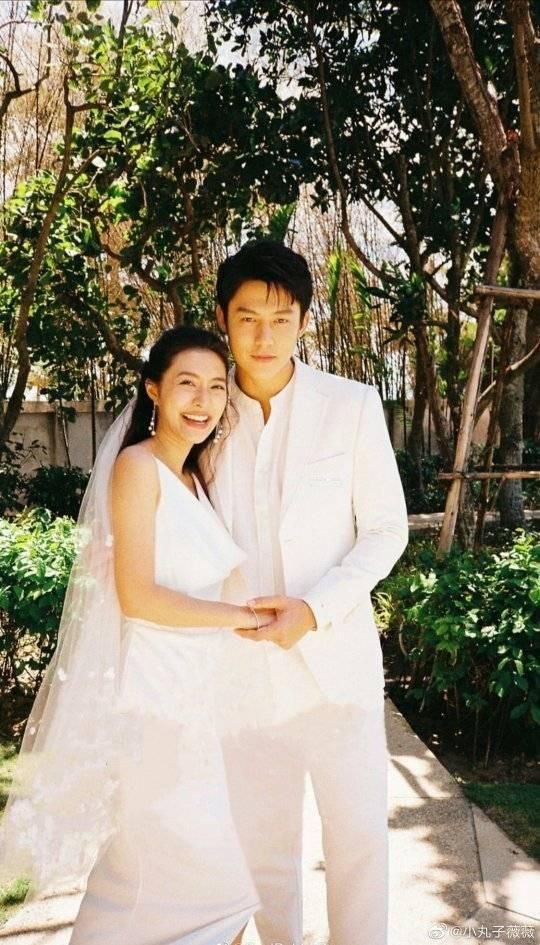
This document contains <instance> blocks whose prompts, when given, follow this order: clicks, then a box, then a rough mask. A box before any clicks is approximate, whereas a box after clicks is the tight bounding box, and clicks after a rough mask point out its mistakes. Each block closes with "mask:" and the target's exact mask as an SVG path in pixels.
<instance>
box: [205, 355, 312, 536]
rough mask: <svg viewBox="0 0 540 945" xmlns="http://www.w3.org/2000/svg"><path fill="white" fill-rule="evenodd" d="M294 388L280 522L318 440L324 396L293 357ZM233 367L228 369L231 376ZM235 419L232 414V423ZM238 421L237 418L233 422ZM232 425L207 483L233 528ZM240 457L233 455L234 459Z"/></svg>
mask: <svg viewBox="0 0 540 945" xmlns="http://www.w3.org/2000/svg"><path fill="white" fill-rule="evenodd" d="M294 362H295V375H296V376H295V380H294V391H293V397H292V404H291V413H290V417H289V430H288V434H287V446H286V453H285V468H284V475H283V493H282V498H281V516H280V518H281V524H283V522H284V519H285V516H286V514H287V511H288V509H289V508H290V506H291V503H292V500H293V499H294V495H295V492H296V489H297V488H298V485H299V482H300V478H301V475H302V468H303V466H304V465H305V463H307V462H309V460H310V459H311V457H312V456H313V454H314V452H315V450H316V449H317V447H318V445H319V443H320V430H321V428H322V425H323V422H324V419H325V413H326V405H327V398H326V395H325V394H323V393H321V391H319V390H318V389H317V386H316V384H315V381H316V378H317V372H316V371H315V370H314V369H313V368H311V367H309V366H308V365H307V364H304V362H303V361H301V360H300V358H297V357H295V358H294ZM232 372H234V367H233V368H232V369H231V375H232V376H234V375H233V373H232ZM234 422H235V420H234V417H233V424H234ZM236 422H238V421H236ZM233 440H234V428H233V430H232V431H231V433H230V435H229V436H227V437H226V438H225V442H224V443H223V446H222V447H221V449H220V450H219V452H218V454H217V456H215V457H213V458H212V465H213V467H214V468H213V470H212V473H213V474H214V479H213V481H212V482H211V484H210V495H211V497H212V501H213V503H214V505H215V507H216V509H217V511H218V513H219V515H220V517H221V520H222V522H223V523H224V525H225V526H226V527H227V528H228V530H229V531H231V529H232V516H233V476H234V462H235V451H234V448H233ZM238 460H239V457H238V456H236V461H238Z"/></svg>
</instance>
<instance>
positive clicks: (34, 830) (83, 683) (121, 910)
mask: <svg viewBox="0 0 540 945" xmlns="http://www.w3.org/2000/svg"><path fill="white" fill-rule="evenodd" d="M227 366H228V363H227V351H226V348H225V346H224V345H223V343H222V342H221V340H220V339H219V338H218V337H217V336H215V335H213V334H211V333H209V332H206V331H203V330H201V329H197V328H174V329H171V330H169V331H166V332H165V333H164V334H163V335H162V336H161V338H160V339H159V340H158V341H157V343H156V344H155V345H154V347H153V348H152V349H151V351H150V356H149V359H148V362H147V363H146V364H145V365H144V367H143V372H142V377H141V381H140V385H139V390H138V394H137V398H136V400H135V403H134V405H133V404H132V405H130V406H129V407H128V408H126V410H125V411H124V413H123V414H122V415H121V416H120V417H119V418H118V420H117V421H116V422H115V423H114V424H113V426H112V428H111V430H110V431H109V433H108V434H107V436H106V437H105V440H104V442H103V444H102V447H101V449H100V452H99V454H98V459H97V461H96V465H95V468H94V471H93V474H92V479H91V481H90V484H89V487H88V490H87V494H86V496H85V500H84V504H83V508H82V510H81V517H80V519H79V525H80V527H81V529H82V531H83V533H84V534H85V543H84V546H83V547H82V549H81V550H80V552H79V555H78V559H77V561H76V564H75V566H74V569H73V572H72V576H71V579H70V587H69V588H68V594H67V595H66V603H65V607H64V614H63V618H62V625H61V628H60V634H59V645H58V648H57V652H56V654H55V657H54V659H53V661H52V663H51V666H50V667H49V669H48V671H47V676H46V678H45V680H44V683H43V685H42V689H41V690H40V693H39V695H38V699H37V700H36V704H35V706H34V709H33V712H32V714H31V717H30V720H29V723H28V726H27V733H25V742H23V746H22V751H21V760H20V764H19V769H20V770H19V777H18V787H16V788H15V790H14V797H13V798H12V799H10V805H9V806H8V809H7V811H6V823H5V824H4V835H5V837H4V838H5V840H6V846H5V852H6V854H7V856H9V855H10V853H11V854H12V855H13V856H12V862H13V864H15V863H16V864H17V865H18V867H20V868H22V867H23V866H24V868H25V872H26V873H29V874H30V876H31V877H32V880H33V890H34V894H36V893H37V892H40V893H41V894H43V893H44V892H46V891H49V892H51V891H55V892H59V891H62V890H65V889H69V888H80V886H81V885H83V883H84V878H85V876H84V874H85V873H86V878H87V883H86V892H85V895H84V897H83V899H82V903H81V907H80V910H79V913H78V916H77V919H76V922H75V925H74V929H73V934H72V938H71V945H94V943H95V945H97V943H100V945H103V943H105V942H106V943H107V945H116V943H117V945H127V943H129V945H154V943H156V945H157V943H158V942H159V943H161V942H168V943H171V945H173V943H174V945H216V943H218V942H230V941H231V940H232V939H233V938H234V936H238V937H237V939H236V940H235V941H239V935H240V934H241V931H242V930H243V929H244V928H245V925H246V923H247V921H248V920H249V918H250V916H251V915H252V914H253V912H254V911H255V910H256V909H257V908H258V906H259V901H258V899H257V893H256V890H255V888H254V886H253V883H252V880H251V877H250V875H249V872H248V869H247V866H246V862H245V860H244V856H243V853H242V851H241V849H240V846H239V843H238V840H237V836H236V832H235V829H234V825H233V821H232V817H231V812H230V808H229V802H228V796H227V789H226V780H225V772H224V767H223V761H222V755H221V748H220V742H219V739H218V735H217V734H216V725H215V722H216V718H215V704H214V698H213V696H214V689H213V684H214V670H215V668H216V666H217V659H218V654H219V648H220V643H222V642H223V639H224V637H223V635H224V634H228V633H230V632H232V629H233V628H238V627H242V628H248V627H251V628H255V629H256V628H257V627H258V626H263V625H265V623H267V622H268V621H269V620H270V618H271V616H272V615H271V613H263V614H261V613H260V612H259V613H258V614H255V613H254V611H252V610H251V609H250V608H249V607H242V606H237V605H234V604H227V603H222V602H220V596H221V590H222V584H223V581H224V579H225V578H226V577H227V576H228V575H229V574H230V573H231V572H232V571H233V570H234V569H235V567H236V566H237V565H238V564H239V563H240V561H241V560H242V559H243V558H244V553H243V552H242V551H241V550H240V549H239V548H238V546H237V545H236V544H235V543H234V542H233V541H232V539H231V538H230V536H229V534H228V533H227V531H226V530H225V529H224V527H223V526H222V525H221V523H220V521H219V519H218V518H217V516H216V515H215V513H214V510H213V509H212V506H211V504H210V502H209V500H208V498H207V492H206V488H205V483H204V481H203V479H202V476H201V472H200V468H199V457H200V456H201V453H202V451H203V450H205V449H206V448H207V447H208V446H209V445H210V444H211V443H212V442H213V441H215V440H216V439H217V440H219V438H220V437H221V436H222V435H223V426H224V423H225V422H226V408H227ZM55 785H57V786H58V787H57V790H55ZM3 858H4V859H5V857H3ZM0 865H1V863H0ZM11 872H12V874H13V867H12V870H11ZM88 873H89V875H88ZM13 875H14V874H13Z"/></svg>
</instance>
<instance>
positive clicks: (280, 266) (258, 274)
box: [216, 240, 313, 318]
mask: <svg viewBox="0 0 540 945" xmlns="http://www.w3.org/2000/svg"><path fill="white" fill-rule="evenodd" d="M252 279H256V280H258V281H261V282H266V284H267V286H268V288H269V289H270V287H273V288H278V287H279V288H280V289H284V290H285V291H286V292H288V294H289V295H290V297H291V298H292V299H293V300H294V301H295V302H298V303H299V305H300V312H301V316H302V318H303V317H304V315H305V313H306V312H307V310H308V308H309V306H310V304H311V298H312V295H313V281H312V278H311V273H310V271H309V268H308V264H307V262H306V260H305V259H304V257H303V256H301V255H300V253H295V252H294V250H292V249H289V247H288V246H285V245H284V243H279V242H277V241H274V240H252V241H251V242H249V243H245V244H244V246H242V248H241V249H240V250H239V251H238V252H237V253H235V254H234V256H229V257H228V258H227V259H225V260H224V262H222V263H221V265H220V266H219V269H218V274H217V285H216V293H217V300H218V302H219V304H220V305H221V308H222V309H223V312H224V314H225V317H227V310H228V306H229V302H230V301H231V299H232V297H233V295H234V294H235V293H236V292H237V291H238V289H239V288H240V286H241V285H242V284H243V283H244V282H248V281H250V280H252Z"/></svg>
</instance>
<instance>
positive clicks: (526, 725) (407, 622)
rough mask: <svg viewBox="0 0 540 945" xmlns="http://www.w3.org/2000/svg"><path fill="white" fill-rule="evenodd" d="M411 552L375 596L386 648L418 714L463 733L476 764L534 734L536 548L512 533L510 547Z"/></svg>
mask: <svg viewBox="0 0 540 945" xmlns="http://www.w3.org/2000/svg"><path fill="white" fill-rule="evenodd" d="M414 545H415V543H413V544H412V545H411V546H410V551H408V554H407V555H405V556H404V557H403V558H402V559H401V561H400V563H399V565H398V567H397V568H396V569H395V571H394V573H393V574H392V575H391V576H390V577H388V578H386V579H385V580H384V581H383V582H382V583H381V585H380V586H379V590H378V591H377V592H376V593H375V595H374V603H375V607H376V611H377V614H378V621H379V623H380V624H381V626H382V628H383V646H384V647H385V651H387V652H388V657H389V659H390V660H392V658H394V662H395V665H396V666H398V667H399V663H400V662H401V664H402V665H401V680H400V682H398V683H396V685H397V686H398V687H401V689H402V694H403V696H404V698H405V699H406V700H414V701H415V702H416V703H417V705H418V708H419V710H421V711H423V710H424V709H428V711H429V709H431V710H432V711H433V710H437V709H439V710H444V714H445V716H446V717H448V716H451V717H452V718H453V720H454V724H455V727H456V730H457V729H458V728H459V730H460V731H462V732H463V731H467V730H468V731H469V732H470V734H471V737H472V749H473V756H474V758H475V760H476V755H477V753H478V750H479V746H480V743H481V742H483V744H484V746H485V750H486V752H487V754H489V753H490V751H491V750H492V745H493V742H495V743H496V744H497V745H500V744H501V742H502V740H503V738H506V740H507V741H508V740H512V739H513V738H515V739H516V741H520V742H523V740H524V739H525V740H527V739H529V740H530V741H536V740H537V738H538V734H539V733H540V648H539V643H540V542H539V540H538V536H536V535H534V534H532V533H531V534H529V533H526V532H524V531H523V530H518V531H516V533H515V534H514V536H513V541H512V543H511V544H510V546H509V547H507V548H503V549H502V550H497V551H493V550H489V549H483V550H482V551H481V552H479V553H476V554H475V553H473V552H463V551H460V550H459V549H457V548H456V549H453V550H452V552H451V553H450V554H449V555H447V556H446V557H443V558H441V559H437V558H436V555H435V550H434V549H433V548H432V547H429V546H427V545H425V544H418V545H417V546H416V547H415V546H414Z"/></svg>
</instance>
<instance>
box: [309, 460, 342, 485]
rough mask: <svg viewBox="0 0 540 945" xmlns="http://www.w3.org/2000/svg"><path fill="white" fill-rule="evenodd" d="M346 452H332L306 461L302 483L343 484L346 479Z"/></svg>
mask: <svg viewBox="0 0 540 945" xmlns="http://www.w3.org/2000/svg"><path fill="white" fill-rule="evenodd" d="M346 456H347V454H346V453H345V452H341V453H332V454H331V455H328V456H321V457H319V458H318V459H314V460H312V461H311V462H310V463H306V465H305V467H304V475H303V477H302V479H303V483H304V484H305V485H306V486H319V485H320V486H324V485H334V486H339V485H344V484H345V483H346V482H347V480H348V469H347V460H346Z"/></svg>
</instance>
